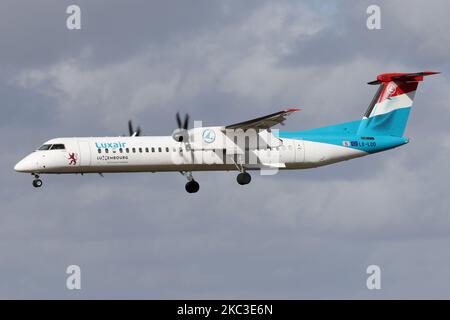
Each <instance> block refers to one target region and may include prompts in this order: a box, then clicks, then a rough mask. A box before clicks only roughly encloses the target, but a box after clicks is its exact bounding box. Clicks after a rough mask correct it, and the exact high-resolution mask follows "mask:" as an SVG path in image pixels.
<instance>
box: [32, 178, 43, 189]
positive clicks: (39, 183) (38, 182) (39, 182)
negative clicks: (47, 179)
mask: <svg viewBox="0 0 450 320" xmlns="http://www.w3.org/2000/svg"><path fill="white" fill-rule="evenodd" d="M41 186H42V180H41V179H34V180H33V187H35V188H40V187H41Z"/></svg>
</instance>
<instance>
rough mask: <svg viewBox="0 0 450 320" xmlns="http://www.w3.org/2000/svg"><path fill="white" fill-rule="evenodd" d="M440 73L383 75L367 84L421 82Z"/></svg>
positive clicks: (424, 72)
mask: <svg viewBox="0 0 450 320" xmlns="http://www.w3.org/2000/svg"><path fill="white" fill-rule="evenodd" d="M439 73H440V72H434V71H423V72H414V73H383V74H379V75H378V76H377V80H374V81H371V82H368V83H367V84H380V83H383V82H390V81H423V77H425V76H431V75H433V74H439Z"/></svg>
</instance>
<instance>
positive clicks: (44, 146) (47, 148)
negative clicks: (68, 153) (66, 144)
mask: <svg viewBox="0 0 450 320" xmlns="http://www.w3.org/2000/svg"><path fill="white" fill-rule="evenodd" d="M51 146H52V145H51V144H43V145H42V146H41V147H40V148H39V149H38V150H49V149H50V147H51Z"/></svg>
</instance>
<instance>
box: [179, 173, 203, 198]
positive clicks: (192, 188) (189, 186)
mask: <svg viewBox="0 0 450 320" xmlns="http://www.w3.org/2000/svg"><path fill="white" fill-rule="evenodd" d="M180 173H181V174H182V175H183V176H185V177H186V179H188V182H187V183H186V186H185V189H186V191H187V192H188V193H196V192H197V191H198V190H199V189H200V185H199V184H198V182H197V181H195V180H194V177H193V176H192V172H190V171H180Z"/></svg>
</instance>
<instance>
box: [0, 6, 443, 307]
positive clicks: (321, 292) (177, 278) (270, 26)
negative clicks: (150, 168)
mask: <svg viewBox="0 0 450 320" xmlns="http://www.w3.org/2000/svg"><path fill="white" fill-rule="evenodd" d="M70 4H77V5H79V6H80V7H81V12H82V16H81V23H82V29H81V30H77V31H71V30H68V29H67V28H66V18H67V16H68V15H67V14H66V13H65V12H66V8H67V6H68V5H70ZM370 4H378V5H379V6H380V8H381V26H382V29H381V30H368V29H367V28H366V19H367V17H368V15H367V14H366V9H367V7H368V5H370ZM449 9H450V4H449V3H448V1H444V0H442V1H437V0H433V1H427V2H424V1H406V0H405V1H400V0H398V1H372V0H371V1H339V2H338V1H336V2H331V1H322V2H318V1H260V0H258V1H256V0H255V1H253V0H246V1H237V0H236V1H234V0H221V1H219V0H217V1H211V0H205V1H201V0H195V1H194V0H189V1H186V0H183V1H181V0H180V1H171V0H170V1H167V0H165V1H138V0H133V1H126V2H124V1H106V0H104V1H103V0H95V1H92V0H89V1H88V0H86V1H61V0H53V1H50V0H45V1H44V0H40V1H31V0H29V1H23V0H20V1H18V0H5V1H2V2H0V43H1V44H2V45H1V50H0V70H1V72H0V97H1V100H2V102H1V111H2V114H1V117H0V134H1V136H2V137H3V146H4V148H3V150H4V151H3V152H2V153H1V154H0V162H1V166H0V170H1V176H2V184H3V187H2V188H1V192H0V200H1V202H2V208H1V214H0V298H192V299H195V298H289V299H295V298H320V299H327V298H345V299H350V298H364V299H370V298H377V299H378V298H449V297H450V250H449V249H448V248H449V247H450V212H449V211H448V209H447V208H448V207H449V206H450V197H449V196H448V184H449V181H450V171H449V169H448V166H449V165H448V163H449V160H448V159H449V156H450V129H449V123H450V107H449V101H450V92H449V90H448V89H449V84H450V83H449V81H450V80H449V77H448V75H449V74H450V67H449V62H448V61H449V60H448V57H449V56H450V32H448V30H450V20H449V19H448V12H449ZM422 70H435V71H441V72H443V74H442V75H439V76H435V77H430V78H427V79H426V81H425V82H423V83H422V84H421V85H420V87H419V90H418V93H417V95H416V100H415V105H414V110H413V113H412V116H411V118H410V121H409V125H408V128H407V132H406V134H407V135H408V136H410V137H411V140H412V141H411V143H410V144H408V145H406V146H403V147H402V148H399V149H395V150H392V151H387V152H385V153H382V154H377V155H373V156H370V157H366V158H362V159H356V160H352V161H348V162H345V163H340V164H335V165H332V166H329V167H323V168H319V169H311V170H305V171H291V172H280V173H279V174H277V175H274V176H260V175H258V174H254V175H253V181H252V183H251V184H250V185H248V186H245V187H243V186H239V185H237V183H236V181H235V178H236V177H235V176H236V173H232V172H230V173H200V174H195V177H196V179H197V180H198V181H199V182H200V185H201V189H200V192H199V193H197V194H194V195H190V194H187V193H186V192H185V190H184V184H185V179H184V178H183V177H182V176H181V175H180V174H176V173H156V174H151V173H142V174H116V175H114V174H107V175H105V177H104V178H101V177H100V176H98V175H91V176H89V175H87V176H44V177H43V180H44V186H43V187H42V188H41V189H39V190H36V189H34V188H33V187H32V186H31V181H32V178H31V176H29V175H27V174H19V173H16V172H14V171H13V166H14V164H15V163H16V162H17V161H18V160H20V159H21V158H22V157H23V156H25V155H26V154H27V153H29V152H30V151H31V150H33V149H34V148H36V147H37V146H39V145H40V144H41V143H42V142H43V141H45V140H47V139H50V138H53V137H61V136H106V135H120V134H123V133H124V132H126V122H127V120H128V119H130V118H131V119H133V120H134V121H135V122H136V123H138V124H139V125H141V126H142V127H143V131H144V133H145V134H149V135H166V134H170V133H171V132H172V130H173V129H174V127H175V118H174V114H175V113H176V112H177V111H181V112H189V113H190V114H191V116H192V118H194V119H196V120H202V121H203V122H204V124H206V125H226V124H229V123H235V122H238V121H243V120H247V119H249V118H252V117H256V116H261V115H264V114H266V113H271V112H275V111H278V110H281V109H282V108H285V107H295V106H301V107H302V108H303V111H301V112H300V113H299V114H296V115H295V116H292V117H290V118H289V120H288V121H287V123H286V126H285V128H283V129H286V130H300V129H308V128H313V127H317V126H321V125H327V124H333V123H339V122H344V121H347V120H354V119H358V118H360V117H361V116H362V114H363V113H364V111H365V109H366V107H367V105H368V103H369V102H370V100H371V98H372V96H373V94H374V90H375V88H374V87H372V86H368V85H366V82H368V81H370V80H374V78H375V76H376V75H377V74H379V73H383V72H399V71H400V72H401V71H422ZM71 264H77V265H79V266H80V267H81V271H82V290H80V291H69V290H67V289H66V286H65V285H66V277H67V275H66V273H65V271H66V267H67V266H68V265H71ZM371 264H376V265H379V266H380V267H381V272H382V289H381V290H378V291H377V290H368V289H367V288H366V278H367V276H368V275H367V274H366V268H367V266H369V265H371Z"/></svg>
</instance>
